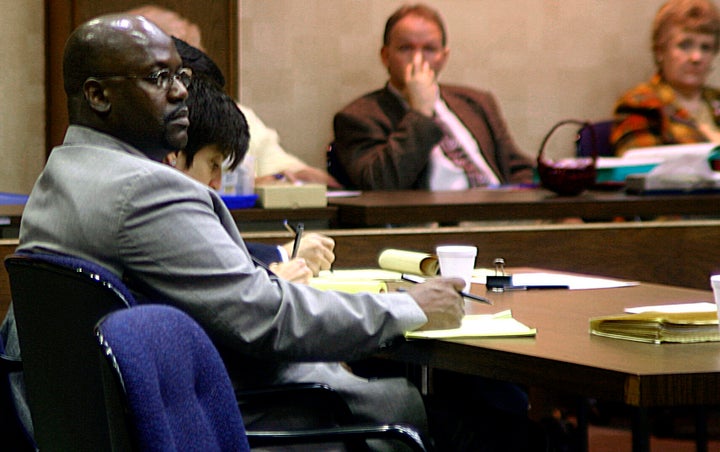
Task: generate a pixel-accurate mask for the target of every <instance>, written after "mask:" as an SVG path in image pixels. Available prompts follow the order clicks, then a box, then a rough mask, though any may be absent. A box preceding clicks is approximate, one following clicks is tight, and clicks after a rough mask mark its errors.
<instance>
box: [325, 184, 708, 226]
mask: <svg viewBox="0 0 720 452" xmlns="http://www.w3.org/2000/svg"><path fill="white" fill-rule="evenodd" d="M328 202H329V204H330V205H333V206H337V208H338V224H339V225H341V226H380V225H386V224H412V223H429V222H440V223H457V222H461V221H485V220H522V219H560V218H568V217H580V218H584V219H587V220H595V219H612V218H615V217H625V218H634V217H638V218H654V217H657V216H661V215H720V194H717V193H707V194H705V193H703V194H682V195H680V194H667V195H628V194H626V193H625V192H624V191H613V192H609V191H588V192H585V193H582V194H580V195H578V196H568V197H565V196H558V195H556V194H554V193H552V192H550V191H548V190H545V189H541V188H499V189H471V190H466V191H445V192H430V191H418V190H399V191H366V192H363V193H362V194H361V195H360V196H357V197H352V198H334V199H329V200H328Z"/></svg>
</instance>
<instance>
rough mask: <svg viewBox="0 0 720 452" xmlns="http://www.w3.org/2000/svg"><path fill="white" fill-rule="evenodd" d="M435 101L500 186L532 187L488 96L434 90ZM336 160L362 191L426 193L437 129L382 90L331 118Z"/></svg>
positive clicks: (526, 163)
mask: <svg viewBox="0 0 720 452" xmlns="http://www.w3.org/2000/svg"><path fill="white" fill-rule="evenodd" d="M440 96H441V97H442V98H443V100H444V101H445V102H446V103H447V105H448V107H450V109H451V110H452V111H453V113H455V115H456V116H457V117H458V118H459V119H460V121H462V123H463V124H464V125H465V127H466V128H467V129H468V131H469V132H470V133H471V134H472V136H473V137H474V138H475V141H477V143H478V145H479V146H480V149H481V152H482V154H483V156H484V157H485V160H486V161H487V162H488V164H489V165H490V167H492V169H493V171H494V172H495V174H497V175H498V176H499V177H500V181H501V183H521V182H522V183H525V182H532V167H533V166H534V164H533V161H532V160H531V159H530V158H528V157H527V156H525V155H524V154H523V153H522V152H520V150H519V149H518V148H517V146H516V145H515V142H514V141H513V139H512V137H511V136H510V133H509V131H508V128H507V125H506V124H505V121H504V119H503V117H502V115H501V113H500V109H499V107H498V105H497V103H496V102H495V99H494V98H493V96H492V94H490V93H489V92H487V91H477V90H474V89H470V88H464V87H460V86H450V85H440ZM334 129H335V141H334V146H333V147H334V150H333V152H335V153H336V154H337V155H336V158H337V160H338V161H339V163H340V165H341V167H342V169H343V170H344V171H345V172H346V173H347V175H348V178H349V179H350V182H351V184H352V185H353V186H355V187H357V188H361V189H363V190H401V189H427V188H428V186H427V168H428V160H429V157H430V151H431V150H432V149H433V147H435V146H436V145H437V144H438V143H439V142H440V140H441V138H442V137H443V132H442V130H441V129H440V127H439V126H438V125H437V124H436V123H435V121H433V120H432V118H429V117H426V116H424V115H422V114H420V113H418V112H416V111H414V110H408V109H407V108H406V107H405V106H404V105H403V104H402V102H401V101H400V99H398V97H397V96H396V95H395V94H393V93H392V92H391V91H390V90H389V89H388V88H387V86H386V87H385V88H383V89H380V90H377V91H374V92H372V93H369V94H366V95H365V96H363V97H361V98H359V99H357V100H355V101H354V102H352V103H351V104H350V105H348V106H347V107H345V108H344V109H343V110H342V111H340V112H339V113H337V114H336V115H335V119H334Z"/></svg>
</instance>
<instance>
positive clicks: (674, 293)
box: [383, 284, 720, 450]
mask: <svg viewBox="0 0 720 452" xmlns="http://www.w3.org/2000/svg"><path fill="white" fill-rule="evenodd" d="M473 291H474V292H475V293H478V294H483V295H486V296H488V297H489V298H490V299H491V300H493V301H494V303H495V304H494V306H484V305H480V304H477V303H472V304H468V305H467V308H468V311H469V312H472V313H491V312H497V311H500V310H503V309H512V312H513V316H514V317H515V318H517V319H518V320H519V321H521V322H523V323H525V324H527V325H529V326H533V327H536V328H537V330H538V332H537V336H536V337H535V338H513V339H492V340H470V339H468V340H453V341H449V340H432V341H408V342H403V343H401V344H400V345H399V346H397V347H396V348H394V349H392V350H391V351H389V352H387V353H385V354H384V355H383V356H384V357H387V358H391V359H393V360H399V361H404V362H410V363H414V364H419V365H422V366H427V367H429V368H438V369H447V370H452V371H457V372H463V373H467V374H472V375H479V376H483V377H489V378H495V379H499V380H505V381H511V382H516V383H519V384H523V385H527V386H534V387H541V388H547V389H550V390H555V391H561V392H563V393H571V394H577V395H579V396H582V397H592V398H597V399H600V400H606V401H615V402H622V403H625V404H627V405H630V406H633V407H636V408H637V409H638V413H639V414H640V416H638V418H637V420H638V422H635V423H634V425H633V449H634V450H648V449H649V432H648V425H647V422H646V417H645V416H643V414H644V413H645V410H646V409H647V408H649V407H673V406H707V405H717V404H720V343H700V344H663V345H652V344H644V343H636V342H632V341H624V340H618V339H610V338H604V337H597V336H593V335H590V334H589V332H588V325H589V322H588V320H589V318H590V317H593V316H599V315H607V314H616V313H622V312H623V309H624V308H625V307H630V306H644V305H653V304H668V303H678V302H696V301H712V300H713V298H712V293H711V292H710V291H702V290H695V289H684V288H677V287H672V286H663V285H655V284H641V285H639V286H634V287H627V288H616V289H602V290H538V291H527V292H505V293H501V294H496V293H492V292H486V291H485V289H484V286H477V285H475V286H474V287H473Z"/></svg>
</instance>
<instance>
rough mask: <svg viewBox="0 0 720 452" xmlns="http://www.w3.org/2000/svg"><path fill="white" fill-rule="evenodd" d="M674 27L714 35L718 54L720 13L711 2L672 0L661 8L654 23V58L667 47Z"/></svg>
mask: <svg viewBox="0 0 720 452" xmlns="http://www.w3.org/2000/svg"><path fill="white" fill-rule="evenodd" d="M674 26H678V27H680V28H681V29H682V30H683V31H689V32H694V33H703V34H708V35H712V36H713V37H714V38H715V53H717V51H718V49H719V46H720V13H718V10H717V8H716V7H715V5H714V4H713V3H712V2H711V1H709V0H670V1H668V2H667V3H665V4H664V5H663V6H662V7H660V9H659V10H658V12H657V14H656V15H655V21H654V22H653V31H652V50H653V54H654V55H653V56H656V55H657V53H658V52H661V51H663V50H664V49H665V48H666V47H667V43H668V41H669V40H670V37H671V36H670V31H671V30H672V27H674ZM655 63H656V64H658V63H659V62H658V61H656V62H655Z"/></svg>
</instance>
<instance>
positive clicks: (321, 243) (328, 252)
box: [283, 232, 335, 276]
mask: <svg viewBox="0 0 720 452" xmlns="http://www.w3.org/2000/svg"><path fill="white" fill-rule="evenodd" d="M283 248H285V251H287V254H288V256H292V249H293V242H288V243H286V244H284V245H283ZM333 249H335V240H333V239H331V238H330V237H328V236H325V235H321V234H318V233H316V232H309V233H306V234H303V236H302V239H301V240H300V249H298V252H297V257H302V258H304V259H305V262H307V266H308V267H310V270H311V271H312V274H313V275H315V276H317V275H318V273H320V270H328V269H330V265H331V264H332V263H333V261H334V260H335V253H333Z"/></svg>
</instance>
